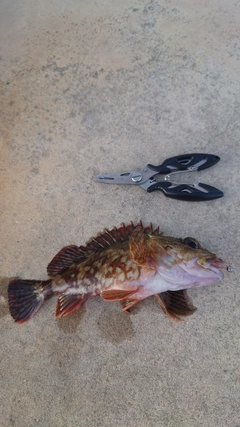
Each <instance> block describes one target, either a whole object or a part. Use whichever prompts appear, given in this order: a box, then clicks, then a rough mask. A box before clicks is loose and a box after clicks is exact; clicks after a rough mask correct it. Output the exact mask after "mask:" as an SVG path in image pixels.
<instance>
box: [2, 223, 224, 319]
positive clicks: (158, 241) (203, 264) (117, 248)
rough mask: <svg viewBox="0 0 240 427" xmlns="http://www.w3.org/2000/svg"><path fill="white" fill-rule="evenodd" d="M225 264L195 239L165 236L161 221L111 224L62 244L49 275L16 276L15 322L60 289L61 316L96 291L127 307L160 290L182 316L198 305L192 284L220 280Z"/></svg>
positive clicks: (12, 287)
mask: <svg viewBox="0 0 240 427" xmlns="http://www.w3.org/2000/svg"><path fill="white" fill-rule="evenodd" d="M220 269H225V270H226V269H227V266H226V264H225V263H224V262H223V261H222V260H221V259H219V258H217V257H216V255H215V254H213V253H211V252H209V251H208V250H207V249H204V248H202V247H201V246H200V244H199V243H198V242H197V241H196V240H195V239H193V238H191V237H187V238H185V239H180V238H174V237H167V236H163V235H162V234H161V233H160V232H159V227H158V228H157V229H156V230H154V229H153V228H152V225H151V224H149V225H148V226H147V227H145V228H144V227H143V225H142V223H141V222H139V223H138V224H137V225H136V226H134V225H133V223H132V222H130V224H129V225H128V226H125V225H124V224H121V226H120V227H119V228H116V227H115V228H113V229H112V230H107V229H105V230H104V232H103V233H99V234H98V235H97V237H95V238H92V239H90V241H89V242H88V243H87V244H86V246H79V247H78V246H76V245H70V246H66V247H64V248H63V249H61V250H60V252H58V254H57V255H56V256H55V257H54V258H53V259H52V261H51V262H50V264H49V265H48V267H47V273H48V275H49V279H48V280H45V281H42V280H20V279H16V280H12V281H11V282H10V283H9V286H8V301H9V309H10V313H11V315H12V317H13V319H14V320H15V322H17V323H24V322H26V321H27V320H29V319H30V318H31V317H33V316H34V315H35V314H36V312H37V311H38V310H39V309H40V307H41V306H42V304H43V303H44V301H45V299H46V298H48V297H49V296H50V295H52V294H60V296H59V298H58V302H57V309H56V317H57V318H59V317H62V316H66V315H68V314H70V313H72V312H73V311H74V310H76V309H78V308H80V307H81V306H82V305H83V304H84V303H85V302H86V300H87V299H88V298H89V297H90V296H93V295H100V296H101V297H102V298H103V299H104V300H105V301H119V302H120V304H121V306H122V309H123V311H128V310H129V309H130V308H131V307H133V306H134V305H135V304H137V303H138V302H139V301H141V300H143V299H144V298H147V297H149V296H151V295H155V296H156V298H157V300H158V302H159V304H160V306H161V308H162V309H163V310H164V312H165V313H166V314H168V315H169V316H170V317H172V318H173V319H174V320H180V316H187V315H190V314H192V313H193V312H194V311H195V310H196V308H195V307H194V306H193V305H192V302H191V300H190V298H189V297H188V295H187V289H189V288H191V287H198V286H205V285H210V284H213V283H216V282H218V281H219V280H221V279H222V278H223V273H222V271H221V270H220Z"/></svg>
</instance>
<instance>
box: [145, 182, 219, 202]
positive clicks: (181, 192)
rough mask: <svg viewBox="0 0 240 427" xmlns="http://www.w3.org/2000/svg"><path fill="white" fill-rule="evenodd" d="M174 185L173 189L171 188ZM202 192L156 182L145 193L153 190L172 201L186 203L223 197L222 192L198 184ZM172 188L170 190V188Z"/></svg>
mask: <svg viewBox="0 0 240 427" xmlns="http://www.w3.org/2000/svg"><path fill="white" fill-rule="evenodd" d="M173 185H174V187H172V186H173ZM198 186H199V187H201V188H202V189H203V190H202V191H201V189H198V188H194V187H192V186H190V185H188V184H179V185H176V186H175V184H172V183H171V182H169V181H166V182H165V181H162V182H156V183H155V184H152V185H151V186H150V187H148V189H147V191H148V192H149V193H151V192H152V191H155V190H162V191H163V193H164V194H165V196H167V197H172V198H173V199H178V200H186V201H188V202H201V201H204V200H212V199H218V198H219V197H223V192H222V191H220V190H218V189H217V188H215V187H212V186H211V185H207V184H202V183H199V184H198ZM171 187H172V188H171Z"/></svg>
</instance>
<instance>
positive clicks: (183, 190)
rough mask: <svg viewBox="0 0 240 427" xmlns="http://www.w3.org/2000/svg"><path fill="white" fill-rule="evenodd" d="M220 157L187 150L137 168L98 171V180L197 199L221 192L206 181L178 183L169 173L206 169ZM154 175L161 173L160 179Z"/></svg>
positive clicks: (205, 198)
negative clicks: (112, 172)
mask: <svg viewBox="0 0 240 427" xmlns="http://www.w3.org/2000/svg"><path fill="white" fill-rule="evenodd" d="M219 160H220V157H218V156H215V155H213V154H205V153H204V154H203V153H191V154H184V155H181V156H176V157H171V158H169V159H166V160H165V161H164V162H163V163H162V164H161V165H159V166H154V165H151V164H148V165H147V166H146V167H145V168H143V169H142V170H141V171H134V170H132V171H128V172H123V173H116V174H106V175H99V176H98V177H97V181H98V182H104V183H107V184H133V185H134V184H138V185H140V186H141V187H142V188H143V189H144V190H146V191H148V192H149V193H151V192H152V191H155V190H162V191H163V193H164V194H165V195H166V196H168V197H172V198H175V199H179V200H187V201H201V200H211V199H216V198H219V197H222V196H223V192H222V191H220V190H218V189H217V188H215V187H212V186H210V185H207V184H202V183H198V184H184V183H183V184H181V183H177V182H174V181H172V180H171V178H172V176H173V175H174V174H176V173H181V172H193V171H199V170H203V169H207V168H209V167H211V166H213V165H214V164H216V163H217V162H219ZM158 175H165V176H164V178H163V180H162V181H157V180H156V177H157V176H158Z"/></svg>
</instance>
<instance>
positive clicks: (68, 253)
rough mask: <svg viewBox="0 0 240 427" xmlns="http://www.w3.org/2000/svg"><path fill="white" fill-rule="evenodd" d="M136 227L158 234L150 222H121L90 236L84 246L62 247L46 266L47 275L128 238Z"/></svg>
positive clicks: (55, 273)
mask: <svg viewBox="0 0 240 427" xmlns="http://www.w3.org/2000/svg"><path fill="white" fill-rule="evenodd" d="M136 228H139V229H141V230H142V232H143V233H144V234H153V235H156V234H159V228H157V229H156V230H153V228H152V224H151V223H150V224H149V225H148V226H147V227H145V228H143V225H142V223H141V221H139V223H138V225H136V226H135V225H133V223H132V221H131V222H130V223H129V225H127V226H126V225H125V224H124V223H122V224H121V225H120V227H119V228H116V227H114V228H113V229H112V230H107V229H105V230H104V231H103V233H98V235H97V236H96V237H92V238H91V239H90V240H89V241H88V242H87V243H86V245H85V246H79V247H78V246H76V245H69V246H65V247H64V248H62V249H61V250H60V251H59V252H58V253H57V255H55V257H54V258H53V259H52V261H51V262H50V263H49V265H48V266H47V272H48V274H49V276H56V275H57V274H60V273H62V272H63V271H64V270H66V269H67V268H68V267H69V266H70V265H71V264H72V263H76V262H80V261H81V260H84V259H85V258H86V256H87V255H88V254H89V253H92V252H99V251H102V250H104V249H106V248H108V247H110V246H114V245H115V244H116V243H119V242H123V241H127V240H129V239H130V237H131V236H132V234H133V232H134V230H136Z"/></svg>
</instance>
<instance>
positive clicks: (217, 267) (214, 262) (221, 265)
mask: <svg viewBox="0 0 240 427" xmlns="http://www.w3.org/2000/svg"><path fill="white" fill-rule="evenodd" d="M204 267H205V268H208V269H209V270H211V271H213V272H214V273H215V274H216V275H217V276H218V277H219V279H220V280H221V279H222V278H223V272H222V271H221V270H227V265H226V264H225V262H223V261H222V260H221V259H219V258H211V259H208V260H206V264H205V266H204Z"/></svg>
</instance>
